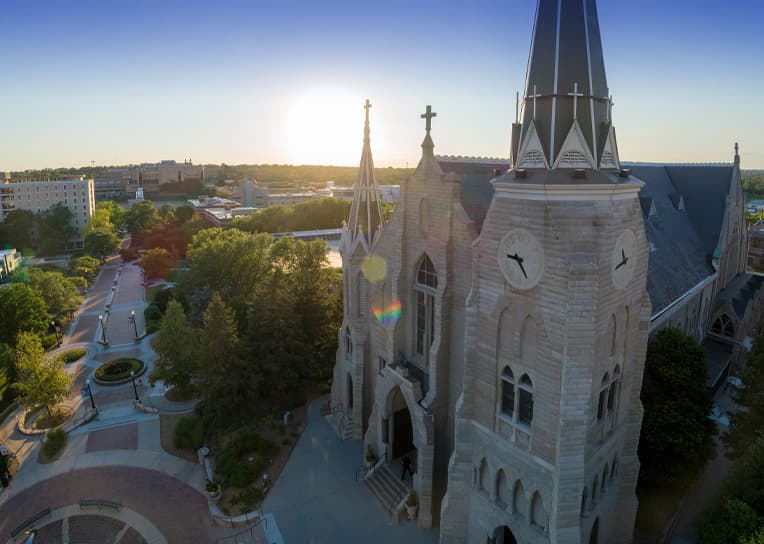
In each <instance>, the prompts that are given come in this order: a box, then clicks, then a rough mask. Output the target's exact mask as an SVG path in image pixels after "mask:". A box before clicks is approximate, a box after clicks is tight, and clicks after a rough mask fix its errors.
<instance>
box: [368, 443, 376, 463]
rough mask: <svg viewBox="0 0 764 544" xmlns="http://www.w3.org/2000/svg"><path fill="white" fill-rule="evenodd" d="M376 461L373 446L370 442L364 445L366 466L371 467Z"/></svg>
mask: <svg viewBox="0 0 764 544" xmlns="http://www.w3.org/2000/svg"><path fill="white" fill-rule="evenodd" d="M376 462H377V452H376V450H375V449H374V446H372V445H371V444H368V445H367V446H366V468H371V467H372V466H374V463H376Z"/></svg>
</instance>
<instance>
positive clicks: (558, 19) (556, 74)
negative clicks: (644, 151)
mask: <svg viewBox="0 0 764 544" xmlns="http://www.w3.org/2000/svg"><path fill="white" fill-rule="evenodd" d="M521 124H522V129H521V137H520V143H519V147H518V149H517V150H515V152H517V153H518V154H519V153H520V152H521V151H523V153H522V155H523V156H518V162H519V166H520V167H541V168H544V167H546V168H555V167H558V168H581V167H582V166H584V163H587V164H588V165H589V166H588V167H590V168H593V169H597V170H599V169H600V167H601V168H617V166H618V164H617V162H618V160H617V150H616V145H615V136H614V135H612V136H611V129H612V126H611V119H610V99H609V92H608V86H607V78H606V75H605V62H604V58H603V54H602V40H601V38H600V28H599V22H598V18H597V5H596V0H539V2H538V7H537V10H536V23H535V25H534V30H533V42H532V44H531V52H530V57H529V60H528V70H527V72H526V82H525V97H524V100H523V110H522V115H521ZM610 140H612V141H610ZM539 147H540V149H539ZM533 151H535V153H531V155H530V157H531V158H533V159H534V160H533V161H530V162H529V161H528V160H524V159H526V157H525V155H527V154H528V152H533ZM538 152H540V153H541V155H543V160H542V157H541V156H539V153H538ZM561 155H563V157H562V160H561ZM603 155H604V157H603ZM605 157H610V158H609V159H607V160H603V159H604V158H605ZM584 167H587V166H584Z"/></svg>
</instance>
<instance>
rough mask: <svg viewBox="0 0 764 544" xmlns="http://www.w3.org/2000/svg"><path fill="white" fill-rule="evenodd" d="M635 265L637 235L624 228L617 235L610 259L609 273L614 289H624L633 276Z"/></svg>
mask: <svg viewBox="0 0 764 544" xmlns="http://www.w3.org/2000/svg"><path fill="white" fill-rule="evenodd" d="M636 266H637V237H636V236H635V235H634V232H633V231H631V230H625V231H623V232H622V233H621V235H620V236H619V237H618V240H616V242H615V246H614V247H613V254H612V257H611V259H610V273H611V274H612V277H613V285H615V287H616V289H624V288H625V287H626V286H627V285H628V284H629V282H630V281H631V279H632V278H633V277H634V269H635V268H636Z"/></svg>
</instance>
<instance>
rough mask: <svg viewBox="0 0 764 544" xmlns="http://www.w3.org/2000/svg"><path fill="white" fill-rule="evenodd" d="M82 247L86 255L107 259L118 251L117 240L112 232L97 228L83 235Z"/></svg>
mask: <svg viewBox="0 0 764 544" xmlns="http://www.w3.org/2000/svg"><path fill="white" fill-rule="evenodd" d="M83 246H84V247H83V248H84V249H85V253H87V254H88V255H93V256H96V257H108V256H109V255H111V254H112V253H116V252H117V250H119V239H118V238H117V235H116V234H114V231H113V230H111V229H108V228H105V227H99V228H95V229H92V230H91V231H90V232H88V233H87V234H86V235H85V240H84V244H83Z"/></svg>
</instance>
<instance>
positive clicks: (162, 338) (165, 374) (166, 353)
mask: <svg viewBox="0 0 764 544" xmlns="http://www.w3.org/2000/svg"><path fill="white" fill-rule="evenodd" d="M197 346H198V341H197V337H196V333H195V332H194V331H193V329H191V327H189V325H188V321H187V320H186V314H185V312H184V311H183V306H182V305H181V304H180V303H179V302H178V301H176V300H171V301H170V302H169V303H168V304H167V311H166V313H165V315H164V317H163V318H162V325H161V327H160V328H159V332H157V336H156V339H155V340H154V343H153V347H154V350H155V351H156V352H157V354H158V355H159V359H158V360H157V361H156V363H155V364H154V370H153V371H152V372H151V375H150V376H149V381H150V382H151V383H152V384H153V383H154V382H156V381H157V380H162V381H163V382H164V383H165V384H166V385H169V386H172V387H176V388H177V389H178V390H179V391H180V392H184V393H188V392H191V391H192V389H193V385H194V378H195V376H196V374H197V371H198V368H199V362H198V350H197Z"/></svg>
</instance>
